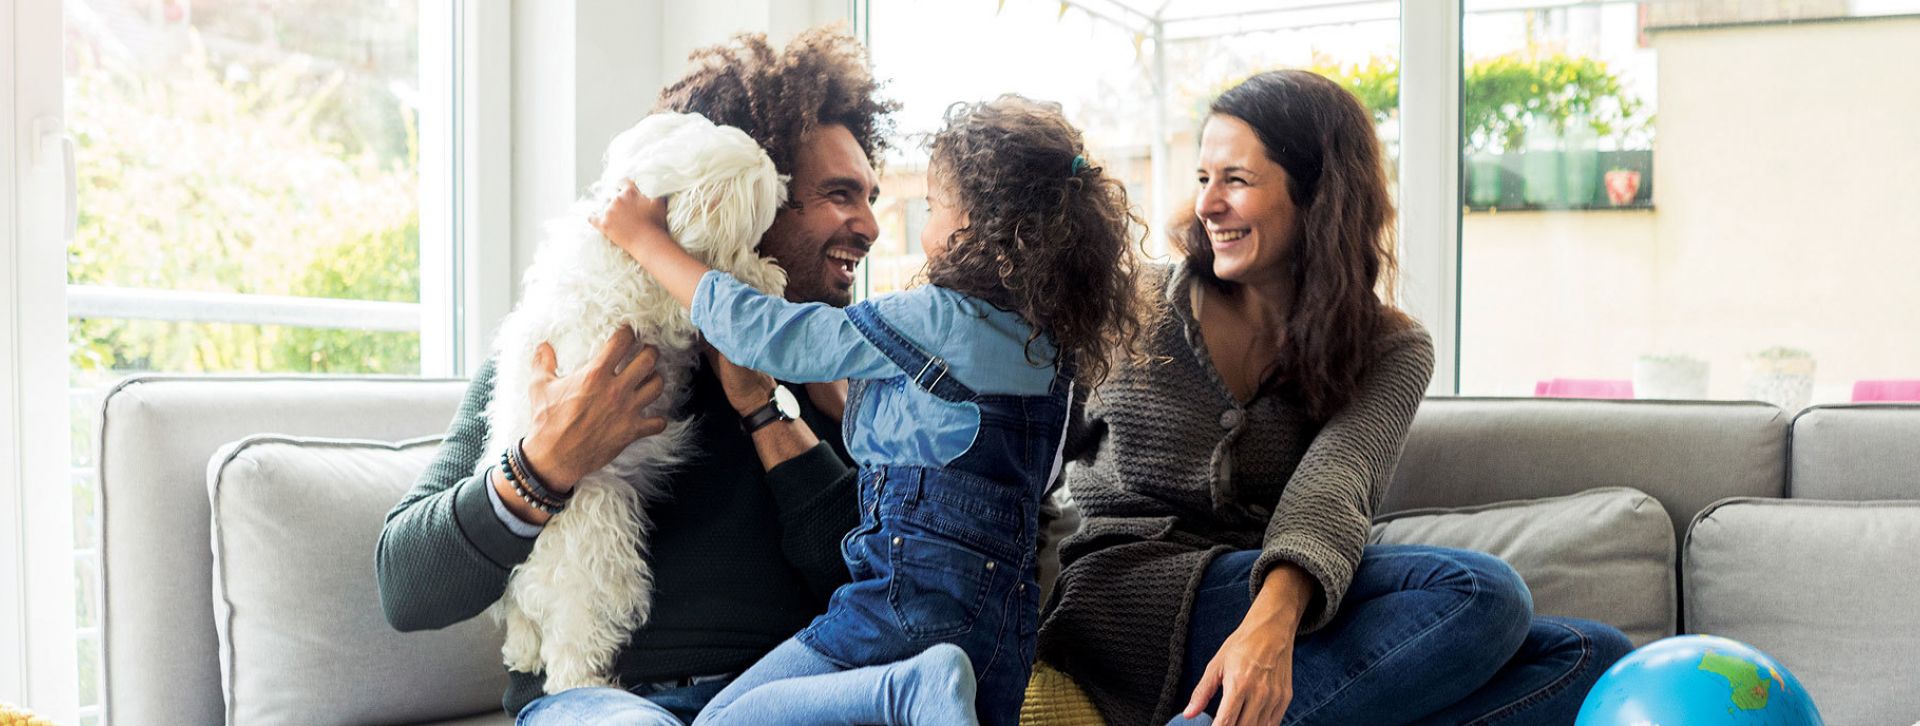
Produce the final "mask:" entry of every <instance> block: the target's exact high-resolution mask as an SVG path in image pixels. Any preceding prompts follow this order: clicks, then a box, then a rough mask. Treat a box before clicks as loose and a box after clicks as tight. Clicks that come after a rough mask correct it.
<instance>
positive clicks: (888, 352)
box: [847, 300, 977, 403]
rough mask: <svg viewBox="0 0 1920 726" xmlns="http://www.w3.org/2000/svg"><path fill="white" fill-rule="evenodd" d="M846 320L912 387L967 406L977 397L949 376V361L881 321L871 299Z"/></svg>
mask: <svg viewBox="0 0 1920 726" xmlns="http://www.w3.org/2000/svg"><path fill="white" fill-rule="evenodd" d="M847 319H848V320H849V321H851V322H852V323H853V327H854V329H855V330H858V331H860V334H861V335H863V336H866V338H867V342H869V343H872V344H873V347H875V348H877V349H879V350H880V353H881V354H882V355H885V356H886V357H887V360H890V361H893V364H894V365H895V366H897V367H898V368H899V369H900V370H901V371H903V372H905V373H906V374H907V378H908V379H910V380H912V381H913V384H914V385H916V386H919V387H920V388H921V389H922V390H925V391H926V392H927V393H931V394H933V395H934V397H936V398H939V399H941V400H944V401H947V402H950V403H966V402H968V401H972V400H973V399H974V398H976V397H977V395H976V394H975V393H974V392H973V389H971V388H968V387H967V386H966V384H964V383H961V382H960V381H958V380H955V379H954V378H953V377H952V376H949V375H947V362H946V361H943V360H940V359H939V358H938V357H936V356H932V355H928V354H927V353H926V352H924V351H922V350H920V348H919V347H918V346H915V345H914V344H913V341H910V340H907V338H906V336H904V335H901V334H900V332H899V331H897V330H894V329H893V326H891V325H888V324H887V321H885V320H882V319H881V318H880V314H879V312H878V311H876V310H874V307H873V301H871V300H869V301H866V302H863V303H860V304H858V305H852V306H849V307H848V308H847Z"/></svg>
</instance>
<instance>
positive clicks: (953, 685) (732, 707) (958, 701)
mask: <svg viewBox="0 0 1920 726" xmlns="http://www.w3.org/2000/svg"><path fill="white" fill-rule="evenodd" d="M973 688H974V682H973V666H971V665H969V664H968V662H967V653H966V651H963V650H961V649H960V647H959V646H956V645H953V644H951V643H941V644H938V645H935V646H933V647H931V648H928V649H927V650H926V651H925V652H922V653H920V654H919V655H916V656H913V657H911V658H908V659H906V660H903V661H899V662H896V663H889V664H886V665H877V666H866V667H863V668H854V669H851V670H847V669H842V668H840V667H839V666H836V665H834V664H833V663H832V662H831V661H828V660H827V659H826V658H824V657H821V655H820V654H819V653H815V652H814V651H813V649H812V648H809V647H807V645H806V644H804V643H801V642H800V641H799V640H797V639H788V640H787V642H785V643H782V644H781V645H780V647H778V648H774V649H773V652H771V653H768V654H767V655H766V657H764V658H761V659H760V661H759V662H758V663H755V664H753V667H752V668H748V669H747V672H745V673H742V674H740V677H739V678H737V679H735V680H734V682H733V684H732V685H729V686H727V687H726V689H725V690H723V691H721V692H720V694H719V695H717V696H714V697H713V701H712V702H711V703H709V704H707V708H706V710H704V711H701V712H700V718H698V719H696V720H695V721H694V723H695V724H696V725H697V726H707V725H708V724H750V725H757V724H916V725H917V726H918V725H924V726H972V724H975V723H978V720H977V719H976V718H975V717H974V711H973V695H974V693H973Z"/></svg>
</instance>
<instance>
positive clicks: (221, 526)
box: [99, 377, 1920, 726]
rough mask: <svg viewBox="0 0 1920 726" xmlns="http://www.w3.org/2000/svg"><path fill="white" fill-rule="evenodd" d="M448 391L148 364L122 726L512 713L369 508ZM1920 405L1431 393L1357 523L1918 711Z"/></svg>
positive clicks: (1863, 699)
mask: <svg viewBox="0 0 1920 726" xmlns="http://www.w3.org/2000/svg"><path fill="white" fill-rule="evenodd" d="M463 389H464V386H463V384H462V382H459V381H444V380H418V379H340V378H285V377H276V378H179V377H143V378H136V379H132V380H129V381H127V382H125V383H123V384H122V385H120V386H119V387H117V388H115V389H114V390H113V391H112V392H111V393H110V394H109V395H108V396H106V398H105V401H104V404H103V406H104V408H103V414H102V428H101V432H100V446H101V452H100V457H99V461H100V467H101V471H100V485H101V488H102V496H103V505H102V519H103V525H102V528H103V535H102V536H103V543H102V549H103V566H104V569H105V575H104V585H103V586H104V589H103V608H104V640H105V648H106V661H105V663H106V669H105V670H106V673H105V675H106V679H107V684H106V685H107V701H106V705H107V710H108V717H109V718H110V719H111V721H112V722H113V723H115V724H125V725H135V724H149V723H152V724H182V723H193V724H202V723H220V722H222V721H227V722H237V723H249V724H250V723H303V724H304V723H367V722H432V723H474V724H481V723H508V719H507V718H506V717H505V716H504V715H503V714H501V713H500V712H499V707H498V698H499V693H500V689H501V686H502V680H503V679H502V677H501V673H500V669H499V666H498V665H497V664H498V643H499V631H498V629H497V628H496V627H495V626H494V625H493V624H492V623H491V622H489V620H490V619H489V618H485V617H482V618H476V619H475V620H473V621H470V622H469V623H465V624H463V625H461V626H458V627H455V628H451V629H448V630H446V631H439V632H433V633H413V634H404V635H403V634H399V633H394V632H392V631H391V630H389V629H388V628H387V627H386V625H385V623H384V621H383V619H382V617H381V614H380V607H379V601H378V597H377V593H376V592H375V590H374V581H373V548H374V543H375V541H376V540H377V537H378V534H379V530H380V524H381V515H382V514H384V513H385V511H386V510H387V508H388V507H390V506H391V505H392V503H393V502H394V501H396V500H397V499H398V498H399V496H400V494H401V493H402V492H404V491H405V489H406V487H407V486H409V485H410V484H411V482H412V477H413V475H414V474H415V473H417V472H418V471H419V469H420V467H422V466H424V465H425V462H426V461H427V460H428V459H429V458H430V457H431V456H432V452H433V448H434V444H435V441H436V439H435V438H434V437H437V436H438V435H439V434H440V433H442V432H443V431H444V430H445V428H446V426H447V423H448V421H449V420H451V417H452V414H453V411H454V408H455V407H456V405H457V403H458V401H459V397H460V395H461V392H462V390H463ZM1917 451H1920V406H1899V405H1880V406H1831V407H1816V408H1813V409H1809V410H1807V411H1805V412H1803V413H1801V414H1800V415H1799V416H1797V417H1794V418H1792V419H1789V417H1788V416H1787V415H1785V414H1783V413H1782V412H1781V411H1780V410H1778V409H1776V408H1773V407H1771V406H1767V405H1764V404H1755V403H1680V402H1639V401H1619V402H1612V401H1578V400H1529V399H1474V398H1436V399H1432V400H1429V401H1428V402H1427V403H1426V404H1425V405H1424V406H1423V407H1422V409H1421V412H1420V414H1419V416H1418V418H1417V419H1416V421H1415V422H1414V427H1413V431H1412V433H1411V435H1410V437H1409V441H1408V443H1407V447H1406V452H1405V455H1404V457H1403V459H1402V461H1401V465H1400V468H1399V471H1398V475H1397V477H1396V479H1395V482H1394V486H1393V488H1392V490H1391V491H1390V492H1389V493H1388V496H1387V499H1386V501H1385V503H1384V505H1383V507H1382V509H1381V512H1382V515H1383V516H1382V517H1381V520H1380V523H1379V524H1378V525H1377V526H1376V527H1375V539H1376V541H1381V542H1429V543H1434V544H1446V545H1452V546H1469V547H1476V548H1479V549H1483V550H1487V551H1492V552H1494V553H1496V554H1499V555H1501V556H1503V557H1505V558H1507V559H1508V561H1509V562H1512V563H1514V565H1515V567H1516V568H1517V569H1519V570H1520V571H1521V573H1522V575H1523V576H1525V577H1526V579H1527V580H1528V584H1529V585H1530V586H1531V587H1532V589H1533V592H1534V596H1535V606H1536V610H1538V611H1540V612H1543V613H1552V614H1567V615H1579V616H1584V617H1593V618H1598V619H1602V620H1606V621H1608V622H1611V623H1614V624H1616V625H1618V626H1620V627H1621V628H1622V629H1623V630H1626V631H1627V632H1628V633H1629V634H1630V635H1632V636H1633V637H1634V638H1635V640H1636V641H1638V642H1645V641H1647V640H1651V639H1653V638H1657V637H1660V636H1663V635H1667V634H1671V633H1675V632H1711V633H1715V634H1719V635H1725V636H1728V637H1732V638H1735V639H1739V640H1743V641H1746V642H1748V643H1751V644H1753V645H1755V646H1757V647H1759V648H1761V649H1762V650H1766V651H1768V652H1769V653H1771V654H1772V655H1773V656H1775V657H1776V658H1777V659H1779V660H1780V661H1781V662H1783V663H1785V664H1786V665H1787V666H1788V667H1789V668H1790V669H1792V670H1793V671H1794V672H1795V673H1796V675H1798V676H1799V678H1800V680H1801V681H1802V682H1803V683H1804V684H1805V685H1806V686H1807V688H1808V689H1809V690H1810V691H1811V692H1812V693H1813V695H1814V697H1815V698H1816V700H1817V701H1818V703H1819V704H1820V707H1821V708H1822V710H1823V711H1824V712H1825V714H1826V716H1827V718H1828V721H1829V723H1832V724H1837V725H1839V726H1847V725H1848V724H1909V723H1913V722H1914V721H1915V720H1917V719H1920V688H1915V684H1920V656H1915V655H1914V654H1915V653H1920V607H1916V605H1920V575H1916V574H1914V573H1915V568H1914V567H1913V564H1912V559H1913V557H1914V555H1915V553H1916V552H1920V454H1917V453H1916V452H1917Z"/></svg>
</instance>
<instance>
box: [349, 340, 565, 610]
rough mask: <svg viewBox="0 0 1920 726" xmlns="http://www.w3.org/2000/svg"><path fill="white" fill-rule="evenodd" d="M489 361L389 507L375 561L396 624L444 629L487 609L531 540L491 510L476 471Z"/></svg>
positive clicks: (489, 389) (483, 428)
mask: <svg viewBox="0 0 1920 726" xmlns="http://www.w3.org/2000/svg"><path fill="white" fill-rule="evenodd" d="M492 397H493V362H492V361H488V362H487V363H485V364H483V365H482V366H481V368H480V372H479V373H478V374H477V375H475V376H474V378H473V382H472V383H471V384H469V385H468V387H467V396H466V399H465V401H463V402H462V403H461V404H460V410H459V412H458V413H456V414H455V415H454V418H453V424H452V426H451V427H450V428H449V429H448V431H447V437H446V439H445V440H443V441H441V442H440V453H439V454H438V455H437V456H436V457H435V458H434V461H433V463H432V464H430V465H428V466H427V469H426V471H424V472H422V473H421V475H420V480H419V481H418V482H415V483H414V485H413V489H412V490H410V491H408V492H407V494H406V496H405V497H402V498H401V500H400V503H399V504H397V505H395V506H394V508H393V510H392V511H391V512H388V513H387V523H386V526H385V527H384V528H382V529H381V531H380V544H379V548H378V549H377V550H376V555H375V560H374V567H375V571H376V573H377V575H378V580H379V584H380V604H381V607H383V608H384V609H385V611H386V615H387V622H388V623H389V624H391V625H392V626H393V627H394V628H395V629H397V630H401V631H413V630H428V629H434V628H443V627H446V626H448V625H452V624H454V623H458V622H460V621H462V620H466V619H468V618H471V617H473V616H475V615H478V614H479V613H480V612H482V611H484V610H486V609H487V607H488V606H489V605H492V604H493V603H494V602H495V601H497V600H499V599H500V595H501V594H502V593H504V592H505V591H506V586H507V573H508V572H510V571H511V570H512V569H513V566H514V565H517V564H519V563H520V562H522V561H524V560H526V558H527V556H528V555H530V554H532V552H533V540H531V539H527V538H523V537H520V536H519V535H516V534H514V533H513V532H512V531H511V530H510V529H508V527H507V525H506V523H504V522H502V521H500V518H499V517H498V516H497V515H496V514H494V511H493V504H492V502H491V501H490V500H489V499H488V497H487V482H486V481H485V480H484V479H482V478H481V477H478V476H476V475H474V474H473V473H472V472H473V469H474V465H475V464H476V463H477V462H478V461H479V460H480V457H481V456H482V455H483V450H482V447H484V446H485V445H486V440H487V419H486V407H487V402H488V401H489V400H490V399H491V398H492Z"/></svg>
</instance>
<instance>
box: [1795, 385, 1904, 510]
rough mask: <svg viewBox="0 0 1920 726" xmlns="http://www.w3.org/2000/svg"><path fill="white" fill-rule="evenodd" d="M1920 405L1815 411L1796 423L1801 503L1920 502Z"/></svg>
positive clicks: (1804, 413) (1797, 481)
mask: <svg viewBox="0 0 1920 726" xmlns="http://www.w3.org/2000/svg"><path fill="white" fill-rule="evenodd" d="M1915 442H1920V405H1916V404H1892V403H1872V404H1856V405H1835V406H1814V407H1813V408H1809V409H1807V410H1805V411H1801V412H1800V415H1799V416H1796V417H1794V419H1793V444H1792V449H1793V463H1792V470H1793V478H1792V480H1791V482H1789V485H1788V489H1789V490H1790V492H1791V494H1792V496H1793V497H1794V498H1796V499H1840V500H1847V501H1862V500H1868V499H1920V455H1915V453H1914V452H1915V450H1916V448H1920V447H1916V446H1915Z"/></svg>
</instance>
